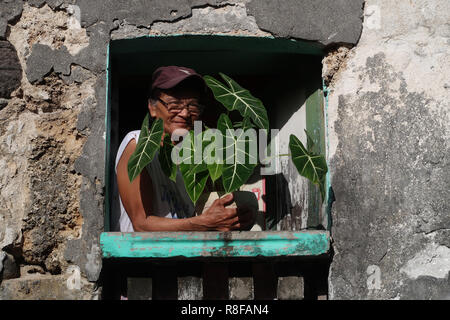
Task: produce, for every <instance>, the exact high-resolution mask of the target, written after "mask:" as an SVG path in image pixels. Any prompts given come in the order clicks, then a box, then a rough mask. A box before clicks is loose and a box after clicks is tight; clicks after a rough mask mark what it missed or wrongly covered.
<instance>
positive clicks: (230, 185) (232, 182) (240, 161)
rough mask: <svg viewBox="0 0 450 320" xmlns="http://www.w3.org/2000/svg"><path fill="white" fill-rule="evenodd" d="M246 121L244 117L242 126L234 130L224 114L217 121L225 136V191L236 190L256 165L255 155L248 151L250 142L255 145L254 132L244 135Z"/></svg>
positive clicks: (223, 178)
mask: <svg viewBox="0 0 450 320" xmlns="http://www.w3.org/2000/svg"><path fill="white" fill-rule="evenodd" d="M248 121H249V120H248V119H247V120H246V119H244V121H243V128H242V129H239V130H236V131H234V129H233V124H232V123H231V120H230V118H228V116H227V115H225V114H221V115H220V117H219V121H218V123H217V127H218V129H219V130H220V131H221V132H222V133H223V135H224V137H225V142H224V158H225V159H224V164H223V171H222V183H223V187H224V190H225V192H233V191H236V190H238V189H239V188H240V187H241V186H242V185H243V184H244V183H246V182H247V180H248V179H249V178H250V176H251V175H252V173H253V170H254V169H255V167H256V165H257V159H256V155H255V154H251V153H250V152H249V151H250V145H251V144H254V146H256V143H257V141H256V134H255V136H253V137H249V138H248V139H247V138H246V136H245V131H246V130H247V129H249V127H248ZM246 125H247V126H246Z"/></svg>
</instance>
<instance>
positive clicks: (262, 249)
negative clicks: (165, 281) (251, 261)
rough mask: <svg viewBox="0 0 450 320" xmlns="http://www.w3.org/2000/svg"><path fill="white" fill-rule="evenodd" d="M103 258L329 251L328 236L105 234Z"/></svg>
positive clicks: (303, 254)
mask: <svg viewBox="0 0 450 320" xmlns="http://www.w3.org/2000/svg"><path fill="white" fill-rule="evenodd" d="M100 244H101V247H102V252H103V257H104V258H125V257H134V258H137V257H141V258H144V257H146V258H150V257H153V258H170V257H187V258H194V257H256V256H266V257H276V256H317V255H321V254H326V253H327V252H328V250H329V245H330V244H329V233H328V232H325V231H323V232H322V231H304V232H250V231H249V232H244V233H239V232H231V233H217V232H208V233H188V234H184V233H177V232H173V233H163V232H152V233H120V232H107V233H102V235H101V237H100Z"/></svg>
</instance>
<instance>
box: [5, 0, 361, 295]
mask: <svg viewBox="0 0 450 320" xmlns="http://www.w3.org/2000/svg"><path fill="white" fill-rule="evenodd" d="M361 3H362V1H356V2H352V4H350V5H344V4H343V3H341V1H337V2H336V3H333V4H332V5H328V6H324V2H323V3H322V2H321V5H320V6H318V7H316V8H313V7H311V6H310V4H309V2H306V1H302V2H301V3H299V2H292V1H289V2H278V3H277V7H276V10H274V7H273V3H270V2H257V1H220V0H170V1H152V2H151V4H149V2H148V1H133V3H132V5H130V2H129V1H108V0H101V1H90V0H47V1H45V0H29V1H21V0H2V1H0V5H1V7H2V11H1V13H0V39H5V40H7V41H9V42H10V43H11V44H12V45H13V46H14V48H15V50H16V51H17V56H18V59H19V62H20V66H21V72H22V77H21V80H20V86H19V87H17V88H15V89H14V90H13V92H11V96H10V97H7V99H6V100H5V101H3V100H2V101H0V103H1V105H2V108H0V109H1V110H0V121H1V126H0V148H1V152H2V155H4V157H3V158H2V159H1V160H0V168H1V169H2V170H0V172H1V176H0V183H1V198H2V199H1V200H2V201H1V202H0V203H1V204H2V206H1V207H0V213H1V215H0V218H1V221H2V223H1V224H0V241H1V249H2V250H6V251H7V252H8V254H9V256H11V257H13V258H12V260H14V261H12V263H15V264H16V265H17V264H21V265H22V268H21V272H20V278H17V279H9V280H3V281H2V283H1V286H0V290H1V292H0V296H1V297H3V298H5V297H6V298H11V297H13V298H18V299H21V298H27V297H29V298H34V297H36V298H58V297H59V298H83V299H85V298H86V299H87V298H95V297H96V292H95V291H94V289H93V285H92V283H88V281H91V282H94V281H96V280H98V277H99V274H100V270H101V255H100V250H99V235H100V233H101V232H102V231H103V205H104V204H103V201H104V185H105V176H104V174H105V168H104V159H105V132H106V129H105V110H106V85H107V80H106V61H107V48H108V44H109V42H110V40H111V37H113V38H114V37H116V36H117V38H127V37H135V36H137V35H144V34H145V33H147V34H151V33H152V32H153V34H179V33H209V34H216V33H226V34H248V35H255V36H269V35H270V36H273V35H275V36H282V37H287V38H296V39H300V38H301V39H307V40H311V41H316V42H319V43H320V44H322V45H328V44H331V43H333V42H348V43H355V42H356V41H357V39H358V37H359V33H360V29H361V19H360V18H361V17H360V11H361ZM326 12H328V13H326ZM330 12H331V13H332V14H333V16H335V17H337V18H338V20H332V19H331V20H330V19H329V15H330ZM300 13H305V14H306V15H303V19H298V17H299V14H300ZM266 16H267V17H269V18H270V21H268V20H267V19H266V18H265V17H266ZM314 19H316V20H317V21H320V23H319V24H316V23H315V22H314ZM339 21H341V22H343V23H337V22H339ZM273 22H275V23H273ZM308 26H316V27H312V28H306V27H308ZM304 30H306V33H305V32H304ZM3 222H5V223H3ZM4 261H5V255H4V257H3V262H4ZM3 262H2V268H3V267H4V266H3V264H4V263H3ZM30 264H31V265H30ZM24 267H29V268H28V269H27V268H24ZM28 273H31V274H32V275H31V277H34V279H33V280H30V279H29V278H28ZM52 274H53V275H52ZM80 287H81V292H79V291H77V290H79V289H78V288H80ZM83 288H84V289H83ZM67 290H69V291H67ZM72 290H75V291H76V292H75V291H72ZM83 290H84V291H83ZM74 292H75V293H74Z"/></svg>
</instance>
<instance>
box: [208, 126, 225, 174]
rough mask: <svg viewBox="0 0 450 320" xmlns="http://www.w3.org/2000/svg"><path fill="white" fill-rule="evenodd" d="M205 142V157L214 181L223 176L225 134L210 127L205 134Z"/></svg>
mask: <svg viewBox="0 0 450 320" xmlns="http://www.w3.org/2000/svg"><path fill="white" fill-rule="evenodd" d="M203 140H204V142H205V144H204V146H205V148H204V149H203V158H204V159H205V163H206V165H207V167H208V171H209V176H210V177H211V180H212V182H213V183H214V182H215V181H217V180H218V179H219V178H220V177H221V176H222V170H223V142H224V141H223V140H224V139H223V135H222V133H221V132H220V131H219V130H217V129H208V130H206V131H205V132H204V134H203Z"/></svg>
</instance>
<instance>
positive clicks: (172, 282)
mask: <svg viewBox="0 0 450 320" xmlns="http://www.w3.org/2000/svg"><path fill="white" fill-rule="evenodd" d="M152 291H153V300H176V299H177V297H178V280H177V273H176V267H175V266H174V265H169V264H168V263H164V264H161V265H155V266H154V271H153V288H152Z"/></svg>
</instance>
